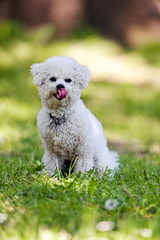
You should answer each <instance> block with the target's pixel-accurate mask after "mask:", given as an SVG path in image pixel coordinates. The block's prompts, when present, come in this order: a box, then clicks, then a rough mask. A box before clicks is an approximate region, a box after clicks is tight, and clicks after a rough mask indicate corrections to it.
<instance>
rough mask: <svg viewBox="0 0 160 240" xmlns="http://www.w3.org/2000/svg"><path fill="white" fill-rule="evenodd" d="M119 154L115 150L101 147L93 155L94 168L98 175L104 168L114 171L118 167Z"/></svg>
mask: <svg viewBox="0 0 160 240" xmlns="http://www.w3.org/2000/svg"><path fill="white" fill-rule="evenodd" d="M118 160H119V156H118V154H117V153H116V152H113V151H109V150H108V148H107V147H105V148H103V150H102V151H99V152H98V153H96V154H95V156H94V164H95V169H96V170H97V171H98V172H99V174H100V175H102V174H103V172H104V171H105V170H106V168H107V169H108V170H112V172H114V171H115V170H116V169H117V168H118V165H119V163H118Z"/></svg>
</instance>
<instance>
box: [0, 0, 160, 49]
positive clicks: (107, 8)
mask: <svg viewBox="0 0 160 240" xmlns="http://www.w3.org/2000/svg"><path fill="white" fill-rule="evenodd" d="M159 4H160V2H159V1H158V0H118V1H117V0H99V1H97V0H68V1H66V0H27V1H26V0H1V1H0V19H1V20H3V19H8V18H10V19H18V20H20V21H21V22H22V23H23V24H25V25H27V26H28V27H31V28H33V27H37V26H41V25H42V24H46V23H52V24H53V25H54V26H55V28H56V30H57V33H58V35H59V36H65V35H66V34H69V33H70V32H71V31H73V30H74V29H75V28H76V26H78V25H80V24H83V23H86V22H87V23H89V24H90V25H92V26H93V27H95V28H97V29H98V31H99V32H101V33H102V34H104V35H105V36H106V37H110V38H113V39H115V40H117V41H119V42H121V43H122V44H124V45H128V44H131V43H132V42H133V32H135V30H136V29H139V32H142V34H143V30H142V29H145V30H146V29H147V30H150V31H152V34H157V33H158V34H160V7H159Z"/></svg>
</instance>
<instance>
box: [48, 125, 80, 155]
mask: <svg viewBox="0 0 160 240" xmlns="http://www.w3.org/2000/svg"><path fill="white" fill-rule="evenodd" d="M77 133H78V129H77V127H76V126H75V125H74V124H73V123H72V121H68V122H66V123H63V124H60V125H57V126H56V125H55V124H51V126H48V127H47V128H46V129H45V136H46V137H45V141H46V143H47V145H48V146H49V147H50V148H51V150H52V151H54V153H55V154H56V155H58V156H64V157H69V158H72V157H74V155H75V152H76V147H77V145H78V139H79V137H78V135H79V134H77Z"/></svg>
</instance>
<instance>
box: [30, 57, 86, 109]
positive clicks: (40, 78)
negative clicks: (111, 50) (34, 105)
mask: <svg viewBox="0 0 160 240" xmlns="http://www.w3.org/2000/svg"><path fill="white" fill-rule="evenodd" d="M31 73H32V74H33V77H34V81H33V82H34V84H35V85H36V86H37V87H38V91H39V95H40V97H41V99H42V103H43V104H44V105H45V106H46V107H48V108H49V109H52V108H57V107H59V106H66V105H67V106H71V105H72V104H73V103H74V102H75V101H76V100H77V99H78V98H79V97H80V94H81V90H82V89H84V88H86V87H87V85H88V82H89V79H90V72H89V70H88V68H87V67H85V66H82V65H80V64H78V63H77V62H76V61H75V60H73V59H72V58H70V57H57V56H55V57H51V58H48V59H47V60H46V61H44V62H43V63H36V64H33V65H32V66H31Z"/></svg>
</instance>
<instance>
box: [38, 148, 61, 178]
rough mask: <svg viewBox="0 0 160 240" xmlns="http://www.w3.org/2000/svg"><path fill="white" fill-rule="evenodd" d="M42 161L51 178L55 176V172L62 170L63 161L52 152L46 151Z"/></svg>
mask: <svg viewBox="0 0 160 240" xmlns="http://www.w3.org/2000/svg"><path fill="white" fill-rule="evenodd" d="M42 161H43V163H44V168H45V170H46V171H47V173H48V175H49V176H53V175H54V174H55V170H56V169H57V170H58V171H60V170H61V166H62V164H63V163H62V161H61V160H60V159H59V158H58V157H57V156H56V155H55V154H54V153H52V152H50V151H48V150H45V152H44V155H43V158H42Z"/></svg>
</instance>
